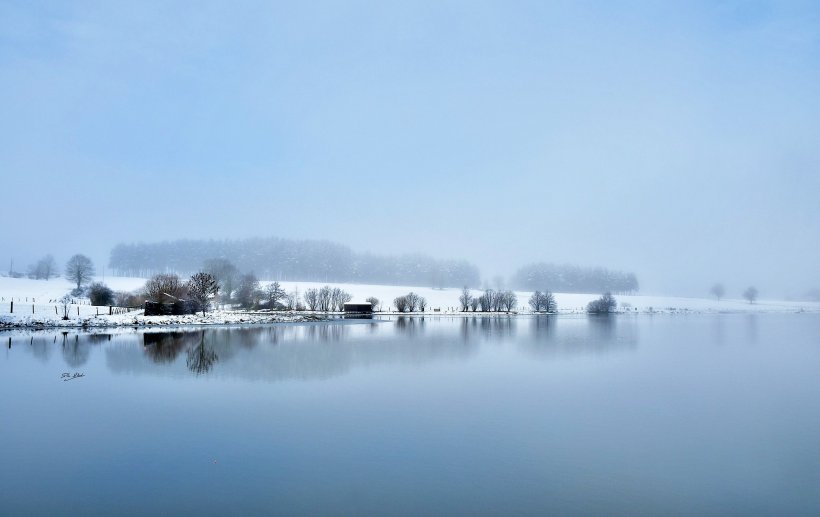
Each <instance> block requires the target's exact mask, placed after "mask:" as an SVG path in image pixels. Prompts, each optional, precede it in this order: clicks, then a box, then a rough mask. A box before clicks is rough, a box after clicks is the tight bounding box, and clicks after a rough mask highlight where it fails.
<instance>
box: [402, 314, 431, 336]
mask: <svg viewBox="0 0 820 517" xmlns="http://www.w3.org/2000/svg"><path fill="white" fill-rule="evenodd" d="M396 330H398V331H399V332H400V333H402V334H404V335H406V336H407V337H413V336H415V335H417V334H423V333H424V316H419V317H414V316H399V317H398V318H396Z"/></svg>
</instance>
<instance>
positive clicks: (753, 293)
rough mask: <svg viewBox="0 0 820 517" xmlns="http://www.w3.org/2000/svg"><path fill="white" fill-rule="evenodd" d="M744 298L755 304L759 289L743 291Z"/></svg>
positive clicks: (751, 287) (753, 288)
mask: <svg viewBox="0 0 820 517" xmlns="http://www.w3.org/2000/svg"><path fill="white" fill-rule="evenodd" d="M743 298H745V299H746V300H749V303H754V302H755V300H757V288H756V287H754V286H750V287H748V288H747V289H746V290H745V291H743Z"/></svg>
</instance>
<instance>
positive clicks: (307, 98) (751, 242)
mask: <svg viewBox="0 0 820 517" xmlns="http://www.w3.org/2000/svg"><path fill="white" fill-rule="evenodd" d="M661 4H662V5H661ZM0 113H1V114H2V117H1V118H0V178H2V189H3V192H4V194H5V195H4V196H3V201H4V202H3V210H2V212H3V214H4V215H3V219H2V221H3V222H2V223H0V224H2V233H3V237H2V240H0V259H2V260H3V261H6V260H8V259H7V258H6V257H7V256H10V255H14V256H15V257H16V258H17V260H19V261H21V262H24V263H25V262H26V261H30V260H33V259H34V258H36V257H37V256H39V255H42V254H44V253H47V252H52V253H54V254H55V255H56V256H57V257H58V258H59V259H61V260H62V259H64V258H67V257H68V255H70V254H71V253H74V252H76V251H85V252H87V253H89V254H91V255H93V256H94V257H95V258H97V260H98V261H100V262H104V261H105V260H107V254H108V251H109V250H110V248H111V246H112V245H113V244H115V243H117V242H120V241H126V242H130V241H138V240H146V241H153V240H162V239H170V238H178V237H217V238H221V237H244V236H254V235H278V236H283V237H299V238H327V239H331V240H334V241H338V242H342V243H345V244H348V245H350V246H352V247H353V248H354V249H357V250H362V251H365V250H370V251H375V252H388V253H394V252H403V251H421V252H425V253H429V254H432V255H435V256H439V257H442V258H445V257H453V258H460V257H464V258H468V259H471V260H473V261H474V262H475V263H476V264H478V265H479V266H480V267H481V269H482V272H483V274H484V275H485V276H486V277H488V278H489V277H492V276H494V275H495V274H508V273H511V272H512V271H513V270H514V269H515V268H516V267H517V266H519V265H521V264H523V263H525V262H529V261H535V260H545V261H556V262H577V263H580V264H584V265H604V266H607V267H613V268H623V269H627V270H633V271H635V272H636V273H637V274H638V275H639V278H640V279H641V281H642V284H643V286H644V287H645V290H646V291H650V292H676V293H684V294H701V293H705V292H706V291H707V290H708V288H709V286H710V285H711V283H712V282H713V281H715V280H723V281H724V282H725V283H726V284H727V287H728V289H729V291H730V294H731V293H734V294H737V292H739V291H740V290H742V289H743V288H745V287H746V285H748V284H752V283H753V284H756V285H758V286H759V287H760V288H761V292H762V295H763V296H764V297H765V296H766V295H770V296H782V295H785V294H798V293H800V292H801V291H803V290H805V289H806V288H808V287H818V286H820V268H818V267H817V257H818V255H820V208H819V207H820V203H819V202H818V193H820V170H818V166H820V146H818V141H820V4H818V3H817V2H802V3H801V2H693V1H687V2H680V3H668V2H609V1H606V2H556V3H548V2H477V1H466V2H441V1H435V2H402V3H389V2H341V1H340V2H298V3H296V2H294V3H274V2H203V1H196V2H194V1H192V2H148V1H140V2H131V3H130V5H129V4H127V3H126V2H83V1H77V2H32V1H21V2H8V1H0ZM168 214H176V215H177V216H178V222H179V224H178V225H167V224H165V222H166V221H167V220H168V218H167V215H168ZM347 214H356V216H361V215H362V214H367V215H370V216H372V218H371V220H370V221H369V222H368V223H367V224H361V225H351V224H350V217H349V216H348V215H347Z"/></svg>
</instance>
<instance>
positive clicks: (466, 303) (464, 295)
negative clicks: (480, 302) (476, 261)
mask: <svg viewBox="0 0 820 517" xmlns="http://www.w3.org/2000/svg"><path fill="white" fill-rule="evenodd" d="M458 301H459V303H460V304H461V312H467V309H469V308H470V302H472V301H473V295H472V294H470V290H469V289H467V287H466V286H465V287H464V288H463V289H462V290H461V296H459V297H458Z"/></svg>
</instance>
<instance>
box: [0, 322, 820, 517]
mask: <svg viewBox="0 0 820 517" xmlns="http://www.w3.org/2000/svg"><path fill="white" fill-rule="evenodd" d="M112 332H113V333H111V334H106V333H102V332H100V331H97V333H94V334H89V333H85V332H82V331H77V330H70V331H68V332H66V333H64V332H60V331H46V332H28V333H24V332H0V344H1V345H2V350H1V351H0V433H1V434H0V436H2V441H0V487H2V488H0V514H2V515H26V516H29V515H45V514H50V515H55V514H65V515H149V514H159V515H169V514H179V513H183V512H187V513H190V514H191V515H193V514H206V515H229V514H231V515H249V514H258V515H271V514H282V515H300V514H301V515H356V514H367V515H431V514H453V515H455V514H460V515H544V514H549V513H552V514H599V515H601V514H607V515H613V514H617V515H675V514H681V515H710V514H711V515H715V514H734V515H785V514H789V515H808V514H814V515H818V514H820V315H818V314H791V315H782V314H780V315H777V314H760V315H748V314H722V315H717V314H715V315H686V316H683V315H677V316H676V315H660V316H657V315H656V316H650V315H618V316H611V317H587V316H559V317H548V316H538V317H518V318H507V317H497V318H480V317H479V318H456V317H453V318H448V317H441V318H429V317H428V318H393V319H386V320H384V321H376V320H370V321H367V320H365V321H344V322H325V323H315V324H283V325H271V326H260V327H245V328H241V327H235V328H211V329H188V330H181V329H178V330H176V331H174V332H167V331H166V332H158V331H134V330H116V331H112Z"/></svg>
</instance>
